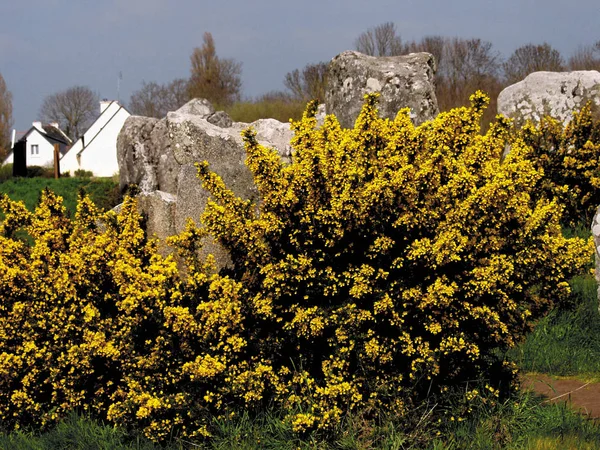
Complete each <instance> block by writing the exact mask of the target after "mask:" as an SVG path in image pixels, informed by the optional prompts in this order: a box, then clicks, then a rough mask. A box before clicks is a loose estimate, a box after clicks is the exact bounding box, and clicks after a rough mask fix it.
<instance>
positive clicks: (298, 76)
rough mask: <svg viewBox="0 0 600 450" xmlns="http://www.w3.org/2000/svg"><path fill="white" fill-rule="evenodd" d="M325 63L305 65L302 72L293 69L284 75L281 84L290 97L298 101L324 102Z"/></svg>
mask: <svg viewBox="0 0 600 450" xmlns="http://www.w3.org/2000/svg"><path fill="white" fill-rule="evenodd" d="M327 67H328V65H327V63H325V62H319V63H317V64H307V65H306V66H304V69H302V71H300V70H298V69H295V70H293V71H292V72H288V73H287V74H286V75H285V80H284V81H283V84H284V85H285V87H286V88H288V89H289V90H290V91H291V93H292V96H293V97H294V98H296V99H297V100H300V101H303V102H305V101H308V100H313V99H316V100H319V101H321V102H323V101H325V90H326V88H327Z"/></svg>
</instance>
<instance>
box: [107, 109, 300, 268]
mask: <svg viewBox="0 0 600 450" xmlns="http://www.w3.org/2000/svg"><path fill="white" fill-rule="evenodd" d="M250 126H251V127H253V128H254V129H255V130H256V133H257V139H258V141H259V142H260V143H261V144H263V145H266V146H268V147H272V148H275V149H277V151H278V152H279V154H280V155H281V157H282V159H283V160H287V161H289V160H290V158H291V147H290V140H291V138H292V131H291V130H290V125H289V124H288V123H281V122H279V121H277V120H274V119H261V120H258V121H256V122H253V123H251V124H246V123H236V122H232V121H231V119H230V118H229V116H228V115H227V114H226V113H223V112H215V111H214V108H213V107H212V105H210V103H209V102H207V101H206V100H203V99H194V100H191V101H190V102H189V103H187V104H186V105H184V106H182V107H181V108H180V109H179V110H177V111H174V112H170V113H169V114H167V117H165V118H163V119H161V120H157V119H152V118H147V117H138V116H131V117H129V118H128V119H127V121H126V122H125V124H124V126H123V129H122V130H121V133H120V134H119V138H118V140H117V158H118V161H119V168H120V179H121V189H124V188H125V187H126V186H127V185H129V184H136V185H138V186H139V188H140V191H141V193H140V195H139V200H138V205H139V209H140V210H141V211H142V212H143V213H144V214H145V215H146V217H147V231H148V233H149V234H156V235H157V237H159V238H161V240H162V239H164V238H166V237H168V236H171V235H173V234H176V233H178V232H179V231H181V230H183V229H184V227H185V224H186V221H187V219H188V217H191V218H192V219H193V220H194V221H196V223H198V221H199V217H200V214H201V213H202V211H203V210H204V207H205V205H206V203H207V201H208V198H209V194H208V192H207V191H206V190H204V189H203V188H202V185H201V182H200V180H199V179H198V178H197V177H196V173H197V172H196V168H195V166H194V163H196V162H200V161H208V163H209V164H210V167H211V169H212V170H213V171H215V172H216V173H217V174H219V175H220V176H221V177H222V178H223V180H224V181H225V183H226V185H227V186H228V187H229V188H231V189H232V190H233V192H234V193H235V194H236V195H238V196H240V197H243V198H246V199H257V197H258V192H257V189H256V186H255V185H254V182H253V179H252V175H251V173H250V171H249V170H248V168H247V167H246V165H245V164H244V161H245V158H246V152H245V150H244V145H243V140H242V137H241V132H242V131H243V130H244V129H246V128H248V127H250ZM203 253H212V254H214V255H215V258H216V262H217V266H218V267H223V266H225V265H227V264H228V263H229V262H230V260H229V256H228V255H227V253H226V252H225V251H224V250H223V249H221V248H220V247H219V245H218V244H217V243H216V242H215V241H214V240H213V239H211V238H207V239H206V240H205V242H204V251H203Z"/></svg>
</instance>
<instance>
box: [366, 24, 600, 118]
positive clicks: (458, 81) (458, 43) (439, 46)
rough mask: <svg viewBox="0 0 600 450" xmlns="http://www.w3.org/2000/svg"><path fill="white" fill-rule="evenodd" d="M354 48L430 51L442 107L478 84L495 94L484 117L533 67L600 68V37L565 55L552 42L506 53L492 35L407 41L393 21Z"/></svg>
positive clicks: (465, 98)
mask: <svg viewBox="0 0 600 450" xmlns="http://www.w3.org/2000/svg"><path fill="white" fill-rule="evenodd" d="M355 48H356V50H358V51H360V52H361V53H365V54H367V55H372V56H396V55H404V54H407V53H411V52H429V53H431V54H432V55H433V56H434V57H435V60H436V62H437V72H436V94H437V99H438V104H439V107H440V110H441V111H447V110H449V109H451V108H454V107H457V106H465V105H468V103H469V96H470V95H471V94H472V93H473V92H475V91H476V90H478V89H480V90H482V91H484V92H487V93H488V94H489V96H490V98H491V105H490V108H488V110H487V111H486V114H485V116H484V118H483V120H484V122H486V123H489V121H490V120H491V119H492V118H493V117H494V115H495V114H496V99H497V97H498V94H499V93H500V91H501V90H502V89H504V88H505V87H506V86H509V85H511V84H514V83H516V82H518V81H521V80H522V79H524V78H525V77H526V76H527V75H529V74H530V73H532V72H538V71H551V72H561V71H569V70H600V40H598V41H597V42H596V43H595V44H591V45H582V46H580V47H579V48H578V49H577V50H576V51H575V53H574V54H573V55H571V56H570V57H569V58H568V59H565V58H564V57H563V56H562V55H561V54H560V52H559V51H558V50H557V49H555V48H553V47H552V46H551V45H550V44H548V43H546V42H544V43H542V44H531V43H530V44H526V45H523V46H521V47H519V48H517V49H516V50H515V51H514V52H513V53H512V54H511V55H510V56H509V57H508V58H507V59H504V58H503V57H502V55H501V54H500V52H499V51H497V50H495V49H494V46H493V44H492V43H491V42H489V41H483V40H481V39H477V38H472V39H465V38H458V37H453V38H450V37H444V36H425V37H423V38H422V39H421V40H420V41H414V40H413V41H403V40H402V38H401V36H400V34H399V33H398V32H397V31H396V27H395V25H394V24H393V23H392V22H387V23H384V24H381V25H378V26H376V27H374V28H371V29H369V30H367V31H365V32H364V33H362V34H360V35H359V36H358V38H357V39H356V41H355Z"/></svg>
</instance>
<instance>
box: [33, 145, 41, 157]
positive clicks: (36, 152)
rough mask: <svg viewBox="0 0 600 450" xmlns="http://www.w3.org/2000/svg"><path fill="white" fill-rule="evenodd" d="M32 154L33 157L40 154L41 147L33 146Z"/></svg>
mask: <svg viewBox="0 0 600 450" xmlns="http://www.w3.org/2000/svg"><path fill="white" fill-rule="evenodd" d="M31 154H32V155H39V154H40V147H39V146H38V144H31Z"/></svg>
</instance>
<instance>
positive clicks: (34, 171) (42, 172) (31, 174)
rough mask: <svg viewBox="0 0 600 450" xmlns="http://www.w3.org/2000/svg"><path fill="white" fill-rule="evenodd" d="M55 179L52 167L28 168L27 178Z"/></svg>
mask: <svg viewBox="0 0 600 450" xmlns="http://www.w3.org/2000/svg"><path fill="white" fill-rule="evenodd" d="M38 177H40V178H54V169H53V168H52V167H41V166H27V178H38Z"/></svg>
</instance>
